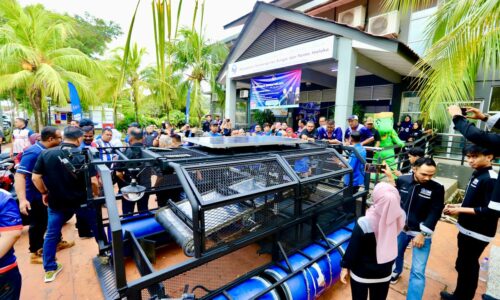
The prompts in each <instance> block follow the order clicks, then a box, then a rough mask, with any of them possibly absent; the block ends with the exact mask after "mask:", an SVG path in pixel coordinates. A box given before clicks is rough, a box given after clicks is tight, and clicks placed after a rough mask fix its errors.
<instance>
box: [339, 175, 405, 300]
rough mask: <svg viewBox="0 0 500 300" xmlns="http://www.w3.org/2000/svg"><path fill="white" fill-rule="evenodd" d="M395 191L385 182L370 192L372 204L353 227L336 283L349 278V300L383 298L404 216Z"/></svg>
mask: <svg viewBox="0 0 500 300" xmlns="http://www.w3.org/2000/svg"><path fill="white" fill-rule="evenodd" d="M400 200H401V198H400V196H399V193H398V191H397V189H396V188H395V187H394V186H392V185H390V184H388V183H386V182H381V183H379V184H377V185H376V186H375V188H374V190H373V205H372V206H371V207H370V208H369V209H368V210H367V211H366V215H365V216H364V217H360V218H359V219H358V221H357V222H356V225H355V226H354V229H353V232H352V236H351V240H350V242H349V247H348V248H347V250H346V253H345V255H344V257H343V259H342V273H341V275H340V281H341V282H342V283H344V284H345V283H346V278H347V276H348V274H349V275H350V277H351V293H352V299H353V300H361V299H363V300H366V299H368V291H370V299H371V300H382V299H386V298H387V293H388V292H389V282H390V280H391V273H392V265H393V263H394V260H395V259H396V257H397V256H398V240H397V237H398V234H399V233H400V232H401V230H402V229H403V226H404V224H405V219H406V215H405V212H404V211H403V210H402V209H401V206H400Z"/></svg>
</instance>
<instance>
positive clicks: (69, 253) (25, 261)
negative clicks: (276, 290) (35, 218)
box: [15, 219, 500, 300]
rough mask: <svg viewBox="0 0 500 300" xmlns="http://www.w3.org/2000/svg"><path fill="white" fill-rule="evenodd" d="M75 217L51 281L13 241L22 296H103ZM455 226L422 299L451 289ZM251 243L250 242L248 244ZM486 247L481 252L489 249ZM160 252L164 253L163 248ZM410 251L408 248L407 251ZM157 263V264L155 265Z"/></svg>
mask: <svg viewBox="0 0 500 300" xmlns="http://www.w3.org/2000/svg"><path fill="white" fill-rule="evenodd" d="M74 223H75V221H74V219H72V220H70V222H68V224H66V225H65V226H64V228H63V236H64V238H65V239H67V240H75V242H76V246H75V247H73V248H71V249H66V250H62V251H61V252H58V255H57V257H58V261H59V262H61V263H62V264H63V270H62V272H61V273H60V274H59V275H58V277H57V279H56V280H55V281H54V282H52V283H48V284H47V283H44V282H43V268H42V266H41V265H32V264H30V263H29V254H28V251H27V249H28V235H27V227H25V228H24V231H23V235H22V237H21V239H20V240H19V241H18V243H17V244H16V246H15V248H16V255H17V257H18V262H19V268H20V270H21V273H22V276H23V288H22V292H21V299H30V300H37V299H50V300H52V299H78V300H83V299H88V300H99V299H102V298H103V297H102V293H101V289H100V286H99V282H98V280H97V278H96V275H95V271H94V268H93V266H92V262H91V259H92V257H94V256H95V254H96V253H97V246H96V244H95V242H94V240H93V239H80V238H79V237H78V234H77V232H76V231H75V226H74ZM456 235H457V230H456V228H455V226H453V225H451V224H448V223H443V222H440V223H439V224H438V227H437V230H436V235H435V237H434V239H433V244H432V250H431V255H430V258H429V263H428V266H427V286H426V289H425V297H424V298H425V299H439V292H440V291H441V290H443V289H445V288H446V289H448V290H451V291H453V289H454V285H455V280H456V272H455V270H454V261H455V259H456V255H457V247H456ZM493 243H494V244H495V245H500V236H499V235H497V237H496V239H495V240H494V242H493ZM249 247H250V246H249ZM171 248H172V250H173V251H174V252H175V254H174V255H163V254H162V255H161V260H162V263H161V265H171V264H175V263H178V262H180V261H182V260H184V259H185V256H184V255H182V254H181V253H180V251H178V250H176V249H174V248H176V247H171ZM489 249H490V248H489V247H488V248H487V249H486V251H485V252H484V254H485V255H488V253H489ZM162 253H164V252H163V251H162ZM410 253H411V251H407V254H410ZM236 261H237V262H236V263H235V265H237V266H240V265H241V264H245V263H248V264H249V263H252V262H245V261H244V260H241V259H236ZM410 261H411V257H410V255H408V257H406V262H410ZM156 267H158V265H157V266H156ZM137 276H138V274H137V272H136V271H135V268H134V266H132V264H131V263H129V264H128V265H127V278H128V279H132V278H137ZM407 283H408V270H407V269H406V270H405V271H404V273H403V277H402V280H400V282H398V284H396V285H394V286H391V289H390V292H389V297H388V299H390V300H396V299H398V300H399V299H404V298H405V296H404V295H405V291H406V290H407ZM484 291H485V284H484V283H483V282H480V283H479V288H478V291H477V294H476V298H475V299H480V295H481V294H482V293H483V292H484ZM320 299H322V300H327V299H350V288H349V285H342V284H340V283H337V284H336V285H335V286H333V287H332V288H330V290H329V291H327V292H326V293H325V294H324V295H323V296H321V298H320Z"/></svg>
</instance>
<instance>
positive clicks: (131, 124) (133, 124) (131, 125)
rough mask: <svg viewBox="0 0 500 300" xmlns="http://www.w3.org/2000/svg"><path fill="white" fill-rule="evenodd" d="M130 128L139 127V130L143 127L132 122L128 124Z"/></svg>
mask: <svg viewBox="0 0 500 300" xmlns="http://www.w3.org/2000/svg"><path fill="white" fill-rule="evenodd" d="M130 127H137V128H139V127H141V125H139V123H137V122H132V123H130V124H128V128H130Z"/></svg>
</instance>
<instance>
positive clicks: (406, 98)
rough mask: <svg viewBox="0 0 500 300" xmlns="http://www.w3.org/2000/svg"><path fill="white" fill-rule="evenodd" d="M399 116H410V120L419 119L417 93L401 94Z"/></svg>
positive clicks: (418, 98)
mask: <svg viewBox="0 0 500 300" xmlns="http://www.w3.org/2000/svg"><path fill="white" fill-rule="evenodd" d="M399 115H400V116H406V115H410V117H411V119H412V120H418V119H419V117H420V97H419V96H418V95H417V92H403V96H402V98H401V110H400V114H399Z"/></svg>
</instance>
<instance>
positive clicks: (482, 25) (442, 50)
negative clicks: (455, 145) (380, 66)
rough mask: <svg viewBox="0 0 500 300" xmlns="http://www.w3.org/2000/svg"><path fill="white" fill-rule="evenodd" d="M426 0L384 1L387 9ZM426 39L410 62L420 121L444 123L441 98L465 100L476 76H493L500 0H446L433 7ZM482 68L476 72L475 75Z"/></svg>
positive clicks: (499, 45) (499, 44) (427, 0)
mask: <svg viewBox="0 0 500 300" xmlns="http://www.w3.org/2000/svg"><path fill="white" fill-rule="evenodd" d="M431 2H432V1H431V0H424V1H414V0H385V3H384V6H385V7H386V8H388V9H397V8H399V9H400V10H402V11H403V12H408V11H410V10H411V9H415V8H417V7H422V6H428V5H429V4H431ZM426 31H427V36H428V37H429V41H430V44H429V45H428V48H427V50H426V52H425V54H424V57H423V58H422V59H421V61H419V62H418V63H417V65H416V68H417V69H419V70H421V74H420V76H419V77H418V78H417V80H415V82H414V84H415V87H416V88H417V89H418V90H419V94H420V98H421V99H422V103H421V110H422V112H428V113H426V114H424V116H425V117H426V121H429V119H432V120H433V121H436V122H437V123H438V124H444V123H445V122H447V121H446V120H447V114H446V112H445V110H444V109H443V108H444V106H443V105H442V104H443V103H453V102H457V101H471V100H473V99H474V93H475V83H476V80H477V78H478V76H479V75H483V76H482V77H483V78H484V80H492V79H493V80H495V78H497V79H498V78H499V75H500V72H499V69H498V67H499V65H500V1H498V0H448V1H443V3H442V4H440V5H439V6H438V9H437V12H436V13H435V14H434V15H433V16H432V18H431V21H430V22H429V26H428V28H427V29H426ZM481 72H482V74H481Z"/></svg>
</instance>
